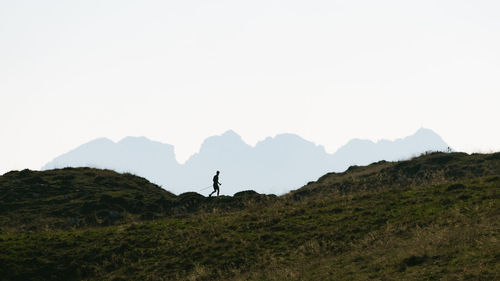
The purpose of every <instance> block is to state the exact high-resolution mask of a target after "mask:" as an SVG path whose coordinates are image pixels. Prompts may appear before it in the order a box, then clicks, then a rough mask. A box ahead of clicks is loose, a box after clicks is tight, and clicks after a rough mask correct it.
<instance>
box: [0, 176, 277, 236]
mask: <svg viewBox="0 0 500 281" xmlns="http://www.w3.org/2000/svg"><path fill="white" fill-rule="evenodd" d="M275 199H276V196H266V195H261V194H257V193H251V192H240V193H238V194H236V195H235V197H220V198H218V199H217V200H214V198H206V197H204V196H202V195H200V194H197V193H194V192H189V193H184V194H181V195H179V196H176V195H174V194H172V193H170V192H168V191H166V190H164V189H162V188H161V187H159V186H157V185H154V184H152V183H150V182H149V181H147V180H146V179H144V178H141V177H137V176H135V175H132V174H119V173H116V172H114V171H110V170H99V169H91V168H65V169H58V170H48V171H41V172H39V171H30V170H23V171H20V172H15V171H13V172H9V173H6V174H4V175H3V176H0V233H2V232H25V231H30V232H33V231H46V230H55V229H71V228H82V227H92V226H107V225H117V224H123V223H130V222H138V221H144V220H152V219H159V218H165V217H173V216H184V215H187V214H192V213H196V212H200V211H204V210H205V209H207V210H208V209H213V208H218V209H225V210H230V209H241V208H244V206H245V204H246V203H248V202H253V201H256V200H257V201H259V202H265V201H267V200H275Z"/></svg>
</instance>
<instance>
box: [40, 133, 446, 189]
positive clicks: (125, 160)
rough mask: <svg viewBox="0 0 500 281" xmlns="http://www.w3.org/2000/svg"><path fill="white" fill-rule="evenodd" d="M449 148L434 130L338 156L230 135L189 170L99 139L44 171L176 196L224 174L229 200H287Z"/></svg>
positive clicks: (210, 143)
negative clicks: (307, 188) (325, 179)
mask: <svg viewBox="0 0 500 281" xmlns="http://www.w3.org/2000/svg"><path fill="white" fill-rule="evenodd" d="M447 148H448V145H447V144H446V143H445V142H444V141H443V140H442V139H441V137H440V136H439V135H437V134H436V133H434V132H433V131H432V130H429V129H420V130H418V131H417V132H416V133H415V134H414V135H411V136H408V137H406V138H403V139H398V140H395V141H388V140H381V141H378V142H372V141H369V140H360V139H353V140H351V141H349V142H348V143H347V144H346V145H344V146H342V147H341V148H340V149H338V150H337V151H336V152H335V153H333V154H330V153H327V152H326V151H325V149H324V147H323V146H320V145H316V144H314V143H312V142H310V141H307V140H304V139H303V138H301V137H300V136H297V135H294V134H281V135H277V136H276V137H274V138H271V137H268V138H266V139H264V140H263V141H260V142H259V143H257V144H256V145H255V147H252V146H250V145H248V144H246V143H245V142H244V141H243V140H242V139H241V137H240V136H239V135H238V134H236V133H235V132H233V131H227V132H225V133H224V134H222V135H220V136H212V137H209V138H207V139H206V140H205V141H204V142H203V144H202V145H201V148H200V151H199V152H198V153H196V154H194V155H193V156H191V157H190V158H189V159H188V160H187V161H186V163H185V164H179V163H178V162H177V160H176V159H175V154H174V147H173V146H172V145H170V144H164V143H160V142H155V141H151V140H148V139H147V138H144V137H127V138H124V139H123V140H121V141H119V142H117V143H114V142H112V141H110V140H108V139H104V138H101V139H96V140H94V141H91V142H89V143H86V144H84V145H82V146H80V147H78V148H76V149H74V150H72V151H70V152H68V153H66V154H63V155H61V156H59V157H57V158H55V159H54V160H52V161H51V162H49V163H47V164H46V165H45V166H44V167H43V168H42V169H52V168H61V167H83V166H90V167H97V168H107V169H113V170H116V171H119V172H131V173H134V174H137V175H139V176H143V177H145V178H147V179H149V180H150V181H152V182H154V183H157V184H160V185H162V186H163V187H164V188H165V189H167V190H169V191H172V192H174V193H176V194H179V193H182V192H186V191H197V192H202V193H209V192H210V191H211V187H209V186H211V179H212V176H213V175H214V173H215V171H216V170H220V171H221V175H220V181H221V182H222V184H223V185H222V187H221V192H222V193H223V194H234V193H236V192H238V191H241V190H246V189H253V190H256V191H257V192H259V193H278V194H281V193H284V192H287V191H290V190H292V189H294V188H298V187H300V186H302V185H304V184H306V183H307V182H309V181H312V180H316V179H317V178H318V177H320V176H321V175H323V174H325V173H327V172H332V171H334V172H340V171H343V170H345V169H346V168H348V167H349V166H350V165H365V164H369V163H372V162H375V161H379V160H389V161H391V160H400V159H404V158H408V157H411V156H414V155H418V154H420V153H422V152H425V151H429V150H432V151H444V150H446V149H447ZM206 187H209V188H208V189H206V190H202V189H204V188H206Z"/></svg>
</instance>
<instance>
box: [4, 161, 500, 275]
mask: <svg viewBox="0 0 500 281" xmlns="http://www.w3.org/2000/svg"><path fill="white" fill-rule="evenodd" d="M68 175H73V176H69V177H72V179H71V180H66V182H64V180H63V178H64V177H68ZM56 177H61V178H60V179H59V180H56V179H55V178H56ZM32 178H36V179H35V180H33V179H32ZM96 178H102V179H100V180H97V181H96ZM29 179H32V180H29ZM42 181H43V182H44V183H43V185H41V186H40V182H42ZM56 183H57V184H56ZM84 183H85V185H84ZM35 187H36V188H37V190H38V192H35V193H37V194H39V195H35V196H34V195H33V194H32V193H34V191H33V188H35ZM56 187H57V188H59V189H57V190H56V191H57V192H56V191H54V190H55V189H56ZM0 188H1V193H0V202H1V203H2V207H1V209H0V222H1V225H0V227H1V228H0V231H1V232H0V276H2V280H500V262H499V261H500V244H499V241H498V239H499V231H500V226H499V219H498V218H499V217H500V216H499V215H500V209H499V205H498V202H499V197H500V195H499V193H498V192H499V190H500V153H496V154H485V155H480V154H475V155H466V154H460V153H452V154H445V153H433V154H429V155H423V156H421V157H417V158H415V159H412V160H409V161H402V162H379V163H375V164H372V165H369V166H365V167H351V168H350V169H348V170H347V171H346V172H345V173H331V174H327V175H325V176H323V177H321V178H320V179H319V180H318V181H316V182H311V183H309V184H308V185H306V186H304V187H303V188H301V189H299V190H296V191H293V192H290V193H288V194H285V195H283V196H280V197H276V196H265V195H259V194H256V193H252V192H243V193H240V194H237V195H235V197H219V198H205V197H202V196H201V195H198V194H193V193H188V194H183V195H180V196H175V195H173V194H171V193H168V192H166V191H163V190H161V189H160V188H159V187H157V186H154V185H152V184H150V183H148V182H147V181H145V180H144V179H141V178H138V177H135V176H132V175H129V174H125V175H120V174H116V173H114V172H111V171H101V170H94V169H85V168H83V169H63V170H53V171H46V172H32V171H21V172H11V173H8V174H6V175H4V176H2V177H0ZM60 188H63V189H64V192H62V191H61V192H60ZM77 190H78V191H77ZM78 192H80V193H78ZM65 193H69V194H72V195H71V196H70V197H68V198H65V197H64V195H65ZM27 194H28V195H27ZM141 195H142V197H141ZM61 196H63V197H61ZM103 196H104V199H103ZM120 198H121V199H120ZM56 199H58V200H60V201H56ZM139 202H142V204H141V203H139ZM84 206H85V208H83V207H84ZM82 208H83V209H82ZM83 210H86V213H84V212H83ZM105 211H106V212H107V213H106V212H105ZM111 211H113V212H116V213H117V214H116V216H115V217H116V218H115V219H111V218H110V212H111ZM146 212H150V214H148V215H144V213H146ZM99 214H101V215H102V216H99ZM92 217H94V219H91V218H92ZM72 218H74V219H73V220H71V219H72ZM72 222H75V223H72Z"/></svg>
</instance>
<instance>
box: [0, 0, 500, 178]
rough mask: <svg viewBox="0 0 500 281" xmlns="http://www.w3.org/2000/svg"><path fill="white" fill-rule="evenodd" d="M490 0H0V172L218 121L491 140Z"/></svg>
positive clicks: (246, 126)
mask: <svg viewBox="0 0 500 281" xmlns="http://www.w3.org/2000/svg"><path fill="white" fill-rule="evenodd" d="M499 15H500V1H498V0H491V1H483V0H475V1H470V0H467V1H460V0H458V1H457V0H453V1H451V0H450V1H448V0H444V1H439V0H432V1H427V0H423V1H402V0H394V1H385V0H381V1H373V0H362V1H347V0H345V1H332V0H328V1H316V0H308V1H291V0H287V1H273V0H265V1H261V0H253V1H238V0H228V1H201V0H199V1H193V0H184V1H146V0H142V1H126V0H115V1H104V0H99V1H90V0H85V1H68V0H61V1H50V0H47V1H36V0H33V1H22V0H15V1H9V0H0V132H1V138H0V174H2V173H4V172H7V171H9V170H13V169H18V170H19V169H24V168H30V169H39V168H40V167H41V166H42V165H43V164H45V163H46V162H48V161H50V160H52V158H54V157H56V156H58V155H60V154H62V153H65V152H67V151H69V150H71V149H73V148H75V147H77V146H79V145H81V144H83V143H85V142H88V141H90V140H92V139H94V138H98V137H107V138H110V139H112V140H114V141H118V140H120V139H121V138H123V137H125V136H146V137H148V138H150V139H152V140H156V141H160V142H164V143H169V144H172V145H175V151H176V154H177V157H178V160H179V161H180V162H184V161H185V160H186V159H187V158H188V157H189V156H190V155H191V154H193V153H195V152H197V151H198V150H199V147H200V145H201V143H202V141H203V140H204V139H205V138H207V137H209V136H212V135H219V134H222V133H223V132H224V131H226V130H229V129H232V130H234V131H235V132H237V133H238V134H240V135H241V136H242V137H243V139H244V140H245V141H246V142H247V143H249V144H251V145H255V143H256V142H258V141H260V140H262V139H264V138H265V137H267V136H274V135H276V134H280V133H295V134H299V135H300V136H302V137H304V138H305V139H307V140H310V141H313V142H315V143H317V144H322V145H324V146H325V148H326V150H327V151H328V152H334V151H335V150H337V149H338V148H339V147H340V146H341V145H343V144H345V143H346V142H347V141H349V140H350V139H352V138H364V139H370V140H374V141H376V140H379V139H382V138H385V139H396V138H401V137H405V136H407V135H410V134H413V133H414V132H415V131H416V130H418V129H419V128H420V127H422V126H423V127H426V128H430V129H432V130H434V131H435V132H437V133H438V134H439V135H441V136H442V137H443V139H444V140H445V141H446V142H447V143H448V144H449V145H451V146H452V147H453V148H455V149H456V150H459V151H466V152H491V151H498V150H500V130H499V129H498V124H497V123H498V121H499V120H500V110H499V109H498V108H499V105H500V51H499V50H500V16H499Z"/></svg>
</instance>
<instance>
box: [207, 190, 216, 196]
mask: <svg viewBox="0 0 500 281" xmlns="http://www.w3.org/2000/svg"><path fill="white" fill-rule="evenodd" d="M215 191H216V190H215V188H214V191H212V193H210V195H208V197H212V194H214V193H215Z"/></svg>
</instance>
